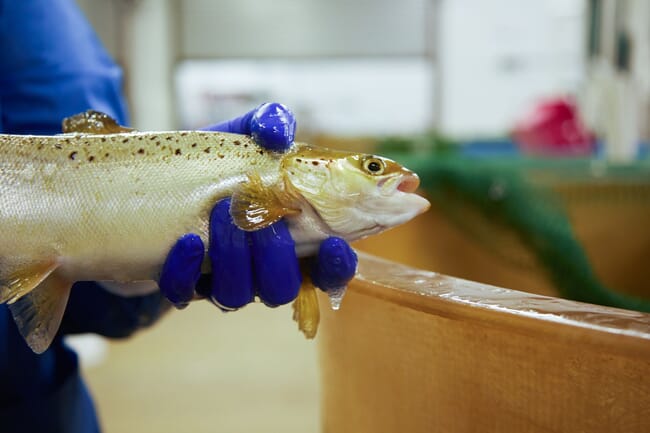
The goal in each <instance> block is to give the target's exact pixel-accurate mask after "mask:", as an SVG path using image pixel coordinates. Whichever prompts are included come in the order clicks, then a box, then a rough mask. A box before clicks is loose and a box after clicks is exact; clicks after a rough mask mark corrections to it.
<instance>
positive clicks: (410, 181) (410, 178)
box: [397, 173, 420, 193]
mask: <svg viewBox="0 0 650 433" xmlns="http://www.w3.org/2000/svg"><path fill="white" fill-rule="evenodd" d="M419 186H420V178H419V177H418V175H417V174H415V173H408V174H405V175H404V176H402V179H401V180H400V183H399V184H398V185H397V190H398V191H402V192H406V193H412V192H415V191H416V190H417V189H418V187H419Z"/></svg>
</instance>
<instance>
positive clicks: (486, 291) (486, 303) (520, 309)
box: [357, 254, 650, 349]
mask: <svg viewBox="0 0 650 433" xmlns="http://www.w3.org/2000/svg"><path fill="white" fill-rule="evenodd" d="M361 257H362V260H361V262H360V268H359V275H358V276H357V279H358V280H359V281H358V282H359V283H360V284H363V285H364V286H368V285H370V286H383V287H386V288H390V289H392V290H396V291H399V292H404V293H412V294H416V295H420V296H423V297H425V298H430V299H429V301H433V302H436V301H438V302H440V301H441V300H448V301H450V302H451V303H450V304H449V305H448V306H447V308H450V309H453V308H460V307H461V305H462V306H468V307H473V308H479V309H482V310H485V311H493V312H498V313H501V314H504V315H505V316H504V317H503V318H502V319H501V320H503V319H505V318H507V317H508V316H511V315H512V316H519V317H522V318H526V319H531V320H535V321H540V322H541V323H540V324H548V325H553V324H565V325H570V326H575V327H578V328H584V329H589V330H593V331H600V332H606V333H610V334H615V335H625V336H630V337H635V338H640V339H642V340H647V343H648V345H650V314H644V313H640V312H637V311H629V310H621V309H617V308H610V307H604V306H601V305H593V304H586V303H582V302H575V301H570V300H567V299H561V298H554V297H550V296H541V295H537V294H533V293H527V292H522V291H517V290H509V289H503V288H500V287H496V286H491V285H487V284H481V283H476V282H472V281H468V280H463V279H460V278H454V277H450V276H446V275H442V274H438V273H435V272H428V271H422V270H418V269H414V268H410V267H408V266H404V265H400V264H398V263H394V262H390V261H386V260H382V259H379V258H377V257H373V256H370V255H365V254H362V255H361ZM362 290H363V289H362ZM403 301H404V302H405V303H407V304H408V303H410V302H409V300H407V299H404V300H403ZM411 302H412V300H411ZM417 303H418V305H419V307H420V308H432V309H435V308H436V306H435V305H432V304H431V303H430V302H426V299H418V300H417ZM438 308H443V306H442V305H441V306H439V307H438ZM432 312H433V311H432ZM649 349H650V347H649Z"/></svg>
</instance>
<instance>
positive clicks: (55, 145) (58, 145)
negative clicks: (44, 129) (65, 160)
mask: <svg viewBox="0 0 650 433" xmlns="http://www.w3.org/2000/svg"><path fill="white" fill-rule="evenodd" d="M54 147H55V148H56V149H63V146H61V143H54Z"/></svg>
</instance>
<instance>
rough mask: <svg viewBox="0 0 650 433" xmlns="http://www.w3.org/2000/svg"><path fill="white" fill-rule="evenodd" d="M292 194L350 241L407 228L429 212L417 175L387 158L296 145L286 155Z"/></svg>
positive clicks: (333, 231)
mask: <svg viewBox="0 0 650 433" xmlns="http://www.w3.org/2000/svg"><path fill="white" fill-rule="evenodd" d="M282 169H283V173H284V177H285V184H286V188H287V189H288V190H291V191H293V192H294V193H297V194H299V195H300V196H301V197H302V198H303V199H304V200H305V201H306V202H307V203H308V204H309V206H310V207H311V208H313V210H314V211H315V212H316V214H317V215H318V216H319V217H320V218H321V220H322V221H321V222H322V223H323V224H324V225H326V226H327V227H328V228H329V232H330V233H329V234H330V235H336V236H341V237H343V238H345V239H346V240H348V241H352V240H355V239H360V238H363V237H366V236H369V235H372V234H376V233H379V232H381V231H383V230H386V229H388V228H391V227H394V226H397V225H400V224H403V223H405V222H407V221H409V220H411V219H412V218H414V217H415V216H417V215H419V214H421V213H422V212H424V211H426V210H427V209H428V208H429V206H430V204H429V202H428V201H427V200H426V199H425V198H423V197H421V196H419V195H417V194H415V191H416V190H417V188H418V186H419V184H420V180H419V178H418V176H417V175H416V174H415V173H414V172H412V171H410V170H408V169H407V168H405V167H403V166H402V165H400V164H398V163H397V162H395V161H392V160H390V159H388V158H383V157H381V156H376V155H369V154H360V153H350V152H342V151H336V150H330V149H323V148H315V147H310V146H306V145H302V146H297V150H296V151H294V152H292V153H291V154H288V155H286V156H285V157H284V159H283V162H282Z"/></svg>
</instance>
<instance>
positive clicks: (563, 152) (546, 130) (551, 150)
mask: <svg viewBox="0 0 650 433" xmlns="http://www.w3.org/2000/svg"><path fill="white" fill-rule="evenodd" d="M512 136H513V139H514V140H515V142H516V143H517V144H518V145H519V147H520V148H521V149H522V150H523V151H524V152H526V153H531V154H534V155H543V156H585V155H590V154H592V153H593V152H594V150H595V148H596V137H595V136H594V134H592V133H591V132H590V131H589V130H588V129H587V128H586V126H585V125H584V123H583V122H582V120H581V119H580V115H579V113H578V107H577V106H576V104H575V101H574V100H573V99H572V98H567V97H562V98H553V99H547V100H544V101H541V102H539V103H538V104H537V105H536V106H535V107H534V108H533V109H532V110H531V111H530V112H528V113H526V114H525V115H524V117H523V118H522V119H521V120H519V121H518V122H517V123H516V125H515V128H514V131H513V134H512Z"/></svg>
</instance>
